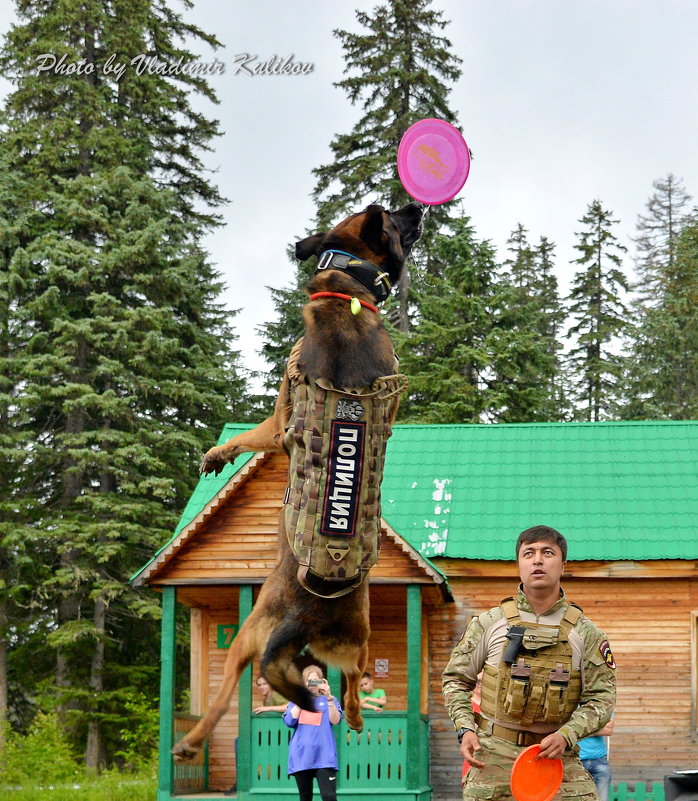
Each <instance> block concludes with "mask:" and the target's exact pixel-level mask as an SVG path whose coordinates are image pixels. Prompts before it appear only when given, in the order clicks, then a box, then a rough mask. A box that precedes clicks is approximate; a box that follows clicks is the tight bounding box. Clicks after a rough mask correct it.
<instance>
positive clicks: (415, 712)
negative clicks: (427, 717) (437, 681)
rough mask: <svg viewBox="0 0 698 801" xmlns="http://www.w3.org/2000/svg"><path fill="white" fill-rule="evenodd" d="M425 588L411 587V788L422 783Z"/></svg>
mask: <svg viewBox="0 0 698 801" xmlns="http://www.w3.org/2000/svg"><path fill="white" fill-rule="evenodd" d="M421 668H422V588H421V585H419V584H410V585H409V586H408V587H407V789H408V790H416V789H417V788H418V787H419V785H420V780H421V778H422V777H421V766H422V764H423V763H424V755H423V754H420V752H419V740H420V726H421V720H420V711H421V709H420V700H421V683H422V681H421V679H422V675H421V674H422V670H421Z"/></svg>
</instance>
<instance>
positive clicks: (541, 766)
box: [511, 744, 563, 801]
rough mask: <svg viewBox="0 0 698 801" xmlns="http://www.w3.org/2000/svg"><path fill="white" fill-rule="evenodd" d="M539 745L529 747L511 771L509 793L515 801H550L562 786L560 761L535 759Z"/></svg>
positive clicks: (521, 754)
mask: <svg viewBox="0 0 698 801" xmlns="http://www.w3.org/2000/svg"><path fill="white" fill-rule="evenodd" d="M539 753H540V745H537V744H536V745H529V747H528V748H524V750H523V751H522V752H521V753H520V754H519V755H518V756H517V757H516V761H515V762H514V766H513V767H512V769H511V792H512V794H513V796H514V798H515V799H516V801H551V799H552V798H553V796H554V795H555V793H556V792H557V791H558V790H559V789H560V785H561V784H562V773H563V768H562V760H561V759H536V757H537V756H538V754H539Z"/></svg>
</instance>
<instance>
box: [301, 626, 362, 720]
mask: <svg viewBox="0 0 698 801" xmlns="http://www.w3.org/2000/svg"><path fill="white" fill-rule="evenodd" d="M309 647H310V650H311V651H312V652H313V653H314V654H315V655H316V656H317V657H318V658H319V659H322V660H323V661H325V662H327V663H328V664H331V665H337V667H339V668H341V670H342V673H343V674H344V677H345V679H346V690H345V692H344V699H343V708H344V719H345V720H346V722H347V726H349V728H350V729H355V730H356V731H363V728H364V719H363V717H362V716H361V707H360V705H359V685H360V684H361V675H362V674H363V672H364V670H366V664H367V663H368V642H367V641H365V642H362V643H361V644H359V645H355V644H353V643H348V642H341V641H338V640H335V641H333V642H331V643H330V644H328V643H326V642H324V641H322V640H315V641H314V642H311V643H310V644H309Z"/></svg>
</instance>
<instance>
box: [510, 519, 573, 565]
mask: <svg viewBox="0 0 698 801" xmlns="http://www.w3.org/2000/svg"><path fill="white" fill-rule="evenodd" d="M531 542H551V543H552V544H553V545H557V547H558V548H559V549H560V550H561V551H562V561H563V562H566V561H567V540H566V539H565V538H564V537H563V536H562V534H560V532H559V531H557V530H556V529H554V528H550V526H533V527H532V528H527V529H526V530H525V531H522V532H521V534H519V538H518V540H516V558H517V559H518V558H519V551H520V550H521V546H522V545H527V544H528V543H531Z"/></svg>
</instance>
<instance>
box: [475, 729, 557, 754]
mask: <svg viewBox="0 0 698 801" xmlns="http://www.w3.org/2000/svg"><path fill="white" fill-rule="evenodd" d="M463 739H465V738H463ZM566 748H567V740H565V738H564V737H563V736H562V735H561V734H560V733H559V732H556V731H554V732H553V733H552V734H549V735H548V736H547V737H544V738H543V739H542V740H541V743H540V754H538V756H537V757H536V759H557V758H558V757H561V756H562V755H563V754H564V752H565V749H566Z"/></svg>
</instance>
